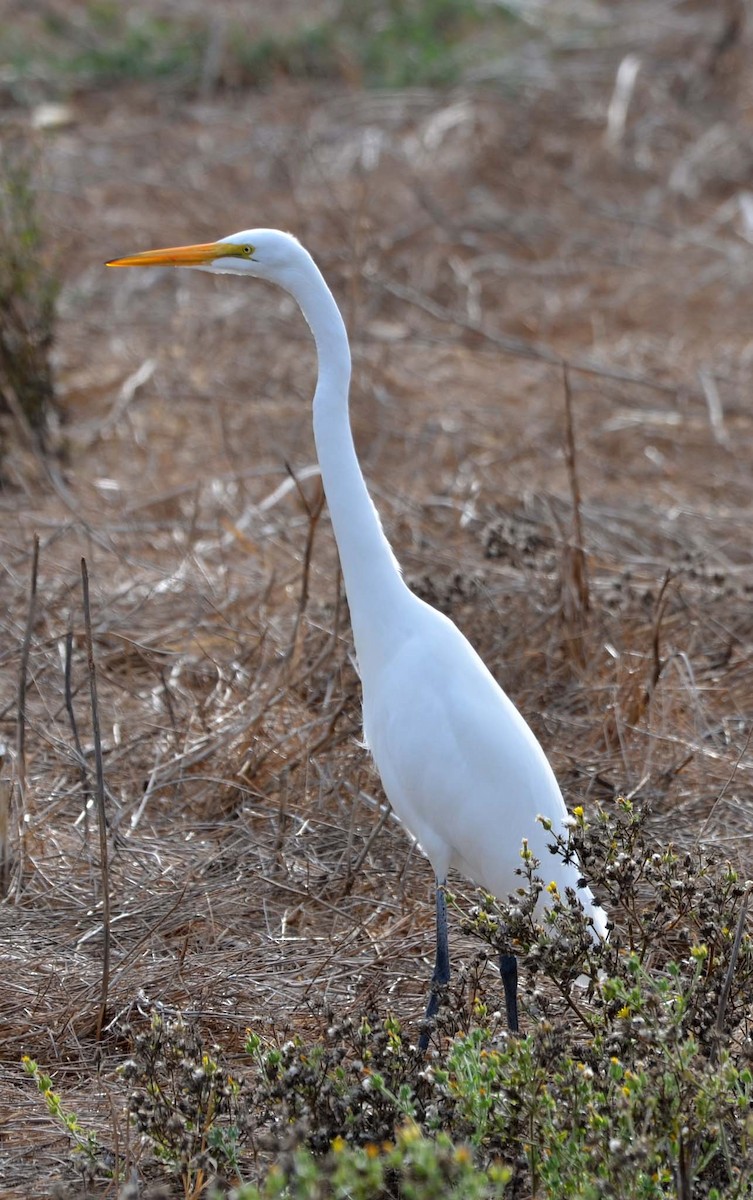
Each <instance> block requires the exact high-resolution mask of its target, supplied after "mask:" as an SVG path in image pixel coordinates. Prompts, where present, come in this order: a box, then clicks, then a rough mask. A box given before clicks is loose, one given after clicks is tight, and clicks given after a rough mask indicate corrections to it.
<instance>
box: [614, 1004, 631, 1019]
mask: <svg viewBox="0 0 753 1200" xmlns="http://www.w3.org/2000/svg"><path fill="white" fill-rule="evenodd" d="M617 1016H618V1017H622V1019H623V1021H624V1020H626V1019H627V1018H628V1017H629V1016H630V1008H629V1006H628V1005H627V1004H623V1006H622V1008H621V1009H620V1011H619V1012H618V1014H617Z"/></svg>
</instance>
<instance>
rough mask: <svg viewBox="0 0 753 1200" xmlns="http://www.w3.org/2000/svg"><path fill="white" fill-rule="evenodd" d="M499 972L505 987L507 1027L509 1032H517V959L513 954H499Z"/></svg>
mask: <svg viewBox="0 0 753 1200" xmlns="http://www.w3.org/2000/svg"><path fill="white" fill-rule="evenodd" d="M499 973H500V975H501V977H502V986H503V987H504V989H505V1008H506V1009H507V1028H508V1029H509V1030H510V1033H517V1032H518V960H517V959H516V957H515V955H514V954H500V956H499Z"/></svg>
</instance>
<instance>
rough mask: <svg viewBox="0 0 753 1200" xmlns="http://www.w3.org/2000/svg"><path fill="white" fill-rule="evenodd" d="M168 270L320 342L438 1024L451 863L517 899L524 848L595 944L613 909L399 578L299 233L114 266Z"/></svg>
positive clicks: (366, 645) (444, 630)
mask: <svg viewBox="0 0 753 1200" xmlns="http://www.w3.org/2000/svg"><path fill="white" fill-rule="evenodd" d="M168 264H169V265H174V266H192V267H199V268H201V269H204V270H209V271H213V272H227V273H235V274H246V275H254V276H257V277H260V278H262V279H267V280H269V281H271V282H273V283H277V284H279V285H280V286H281V287H283V288H285V289H286V290H287V291H288V292H289V293H290V294H291V295H292V296H293V297H294V298H295V299H296V300H297V302H298V304H299V305H300V308H301V310H302V312H303V315H304V317H305V318H306V320H307V321H308V324H309V326H310V328H311V331H312V334H313V336H314V340H315V343H316V349H317V355H318V368H319V369H318V378H317V385H316V391H315V394H314V404H313V421H314V437H315V441H316V448H317V454H318V457H319V465H320V468H321V474H322V483H323V485H324V491H325V494H326V497H327V503H328V506H329V511H330V515H331V519H332V525H333V529H334V534H335V539H336V541H337V546H338V550H339V553H340V561H341V564H342V570H343V578H344V581H345V590H346V593H347V596H348V603H349V607H350V615H351V623H352V626H353V636H354V641H355V648H356V657H357V660H358V668H359V673H360V676H361V684H362V687H363V720H364V732H365V737H366V741H367V743H368V745H369V747H370V749H371V752H372V754H373V756H374V761H375V763H376V766H377V769H378V771H379V774H380V776H381V779H382V784H383V786H384V790H385V792H386V794H387V797H388V799H389V801H390V803H391V805H392V807H393V809H394V811H395V812H396V813H397V815H398V817H399V818H400V820H401V821H402V823H403V824H404V825H405V827H406V828H407V829H408V830H410V832H411V833H412V834H413V836H414V837H415V838H416V839H417V840H418V842H419V844H420V845H421V847H422V849H423V851H424V853H425V854H426V856H427V857H428V859H429V861H430V862H431V864H432V867H433V868H434V873H435V875H436V879H437V885H438V893H437V960H436V967H435V972H434V980H433V984H432V993H431V996H430V1000H429V1006H428V1008H427V1016H431V1015H433V1013H434V1012H435V1010H436V1004H437V991H438V989H439V987H440V986H441V985H443V984H444V983H446V982H447V979H448V978H449V955H448V949H447V927H446V910H445V903H444V894H443V892H442V890H441V885H442V884H443V883H444V882H445V880H446V878H447V872H448V870H449V868H450V867H456V868H457V869H458V870H460V871H461V872H463V874H464V875H466V876H468V878H469V879H471V880H472V881H473V882H474V883H476V884H478V885H479V886H481V887H483V888H485V889H486V890H487V891H489V892H492V893H493V894H495V895H497V896H500V897H503V898H505V897H506V896H507V895H508V894H509V893H510V892H512V891H513V890H514V889H515V888H516V887H517V886H519V883H520V880H519V877H518V876H517V875H516V868H517V867H519V866H520V850H521V845H522V842H523V839H524V838H525V839H527V840H528V844H529V846H530V848H531V850H532V851H533V853H534V854H535V855H536V857H537V858H539V859H540V860H541V874H542V876H543V877H544V879H545V881H547V882H548V881H549V880H553V881H554V882H555V883H556V884H557V885H558V887H559V888H560V889H561V890H563V889H564V888H565V887H572V888H574V889H575V890H576V892H577V893H578V895H579V898H580V899H581V901H582V903H583V905H584V907H585V908H586V910H587V912H588V913H589V915H590V917H591V918H592V921H593V925H594V929H595V931H596V934H597V935H599V936H604V935H605V933H606V919H605V914H604V912H603V910H602V909H601V908H599V906H598V905H597V904H596V903H595V902H594V899H593V896H592V894H591V892H590V890H589V889H588V888H587V887H585V886H579V882H580V872H579V869H578V867H577V866H576V865H575V864H571V865H569V866H566V865H565V864H564V863H563V862H562V861H561V859H559V858H555V857H554V856H552V855H551V854H550V853H549V851H548V849H547V843H548V842H550V841H551V837H552V835H551V834H549V833H546V832H545V831H544V829H543V828H542V826H541V824H540V823H539V822H538V821H537V819H536V818H537V816H539V815H541V816H543V817H546V818H548V819H549V820H550V821H551V823H552V826H553V828H554V829H555V830H557V831H562V832H564V831H565V824H564V822H565V820H566V817H567V811H566V808H565V804H564V801H563V799H562V794H561V792H560V789H559V786H558V784H557V781H556V779H555V777H554V774H553V772H552V769H551V767H550V765H549V762H548V760H547V758H546V755H545V754H544V752H543V750H542V748H541V746H540V745H539V743H538V741H537V740H536V738H535V736H534V734H533V732H532V731H531V729H530V728H529V726H528V725H527V724H526V722H525V721H524V719H523V717H522V716H521V715H520V713H519V712H518V710H517V709H516V708H515V706H514V704H513V703H512V702H511V701H510V700H509V699H508V697H507V696H506V695H505V693H504V692H503V691H502V689H501V688H500V686H499V685H498V684H497V682H496V681H495V680H494V678H493V677H492V675H491V673H490V672H489V671H488V669H487V668H486V666H485V665H484V663H483V662H482V661H481V659H480V658H479V656H478V655H477V654H476V652H475V650H473V648H472V647H471V645H470V643H469V642H468V641H467V640H466V638H465V637H464V636H463V635H462V634H461V633H460V631H459V630H458V629H457V627H456V626H455V625H454V624H453V623H452V621H450V620H449V619H448V618H447V617H445V616H444V615H443V614H441V613H439V612H437V610H436V609H434V608H432V607H431V606H430V605H428V604H426V603H424V601H422V600H420V599H419V598H418V597H417V596H414V595H413V593H412V592H411V591H410V590H409V589H408V587H407V586H406V585H405V583H404V581H403V579H402V577H401V574H400V570H399V567H398V565H397V562H396V560H395V557H394V554H393V553H392V550H391V548H390V545H389V543H388V542H387V540H386V538H385V536H384V533H383V531H382V527H381V524H380V521H379V517H378V515H377V512H376V509H375V508H374V505H373V503H372V501H371V498H370V496H369V494H368V491H367V489H366V484H365V482H364V479H363V475H362V473H361V469H360V466H359V464H358V459H357V457H356V453H355V448H354V446H353V438H352V434H351V429H350V420H349V415H348V392H349V384H350V350H349V347H348V339H347V334H346V331H345V326H344V324H343V321H342V317H341V315H340V312H339V310H338V308H337V305H336V304H335V301H334V299H333V297H332V293H331V292H330V290H329V288H328V287H327V285H326V283H325V281H324V279H323V277H322V275H321V273H320V272H319V270H318V268H317V267H316V265H315V263H314V261H313V259H312V258H311V256H310V255H309V253H308V252H307V251H306V250H305V249H304V248H303V247H302V246H301V245H300V243H299V242H298V241H297V240H296V239H295V238H294V237H292V236H291V235H290V234H286V233H282V232H280V231H278V230H273V229H251V230H244V231H243V232H241V233H236V234H233V235H231V236H230V237H229V238H224V239H222V240H221V241H219V242H212V243H208V244H204V245H198V246H187V247H177V248H172V249H168V250H156V251H147V252H146V253H144V254H136V255H133V256H130V257H128V258H122V259H116V260H114V261H113V262H112V263H110V264H109V265H111V266H160V265H168ZM546 895H547V893H545V895H544V900H543V901H542V902H545V900H546ZM501 970H502V975H503V980H504V983H505V991H506V999H507V1008H508V1019H509V1020H510V1022H511V1025H512V1026H513V1027H515V1026H516V1025H517V1009H516V1005H515V995H514V992H515V981H516V974H515V964H514V960H512V959H511V958H510V956H503V960H502V962H501ZM427 1036H428V1035H427V1034H424V1036H423V1037H422V1043H421V1044H423V1045H425V1044H426V1039H427Z"/></svg>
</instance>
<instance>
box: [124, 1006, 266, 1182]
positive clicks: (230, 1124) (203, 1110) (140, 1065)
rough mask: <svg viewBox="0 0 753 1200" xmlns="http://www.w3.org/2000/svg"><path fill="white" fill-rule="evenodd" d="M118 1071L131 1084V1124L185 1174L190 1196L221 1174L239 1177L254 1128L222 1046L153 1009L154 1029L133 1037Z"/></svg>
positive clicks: (172, 1169)
mask: <svg viewBox="0 0 753 1200" xmlns="http://www.w3.org/2000/svg"><path fill="white" fill-rule="evenodd" d="M124 1032H125V1034H126V1036H129V1035H130V1036H133V1035H132V1034H131V1031H130V1030H129V1029H125V1030H124ZM120 1070H121V1074H122V1076H123V1078H124V1079H125V1080H126V1081H127V1083H128V1084H129V1087H130V1089H131V1090H130V1093H129V1096H128V1111H129V1113H130V1117H131V1121H132V1122H133V1124H134V1125H135V1127H136V1129H137V1130H138V1131H139V1133H140V1134H141V1137H142V1139H143V1140H144V1142H145V1143H146V1144H147V1145H148V1146H149V1147H150V1148H151V1150H152V1152H153V1153H154V1155H155V1157H156V1158H157V1159H158V1160H159V1162H160V1163H161V1164H162V1165H163V1167H165V1169H166V1170H167V1171H168V1173H169V1174H171V1175H174V1176H177V1177H178V1178H179V1179H180V1181H181V1185H182V1187H183V1194H184V1196H185V1197H186V1198H187V1200H189V1198H190V1200H193V1198H195V1197H198V1196H200V1195H201V1194H202V1192H203V1191H204V1189H205V1187H206V1185H207V1182H208V1180H209V1179H210V1178H211V1177H213V1176H215V1175H219V1176H222V1177H226V1178H227V1177H232V1178H235V1179H238V1178H239V1177H240V1155H241V1150H242V1147H243V1144H244V1142H245V1141H246V1140H247V1138H248V1133H249V1131H248V1124H247V1118H246V1107H245V1100H244V1088H243V1085H242V1083H241V1082H239V1081H238V1080H237V1079H234V1078H233V1076H232V1075H230V1073H229V1072H228V1071H227V1069H226V1068H225V1066H224V1065H223V1064H222V1062H221V1053H220V1050H219V1048H218V1047H217V1046H212V1047H210V1048H209V1049H207V1048H205V1046H204V1044H203V1041H202V1038H201V1036H200V1034H199V1033H198V1031H197V1030H196V1029H193V1028H191V1027H190V1026H188V1025H187V1024H186V1023H185V1021H184V1020H183V1018H182V1017H181V1016H180V1014H178V1013H166V1012H165V1011H164V1010H159V1011H158V1010H155V1011H154V1012H153V1013H152V1017H151V1021H150V1024H149V1028H148V1029H147V1030H145V1031H144V1032H141V1033H138V1034H136V1035H135V1036H133V1053H132V1055H131V1057H130V1058H129V1059H128V1060H127V1062H125V1063H124V1064H123V1066H122V1067H121V1068H120Z"/></svg>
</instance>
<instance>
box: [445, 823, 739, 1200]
mask: <svg viewBox="0 0 753 1200" xmlns="http://www.w3.org/2000/svg"><path fill="white" fill-rule="evenodd" d="M571 834H572V836H571V838H570V839H569V840H566V839H564V838H562V837H556V838H555V837H553V841H552V849H553V852H554V853H556V854H560V855H563V856H566V855H569V854H572V853H573V852H577V854H578V855H579V857H580V859H581V861H582V862H583V864H584V869H585V870H586V872H587V874H588V876H589V879H591V880H592V881H593V882H594V885H595V887H596V889H597V892H598V894H599V898H600V899H602V900H604V903H605V906H606V908H607V911H608V912H610V914H612V915H613V916H614V918H615V927H614V929H613V930H612V933H611V936H610V941H609V943H608V944H606V945H601V946H595V945H594V943H593V941H592V939H591V936H590V931H589V927H588V922H587V919H586V918H585V915H584V913H583V911H582V909H580V907H579V906H578V905H577V902H576V901H575V897H574V896H572V895H568V896H558V895H557V894H556V893H555V894H554V895H553V896H552V905H551V909H550V910H549V912H548V913H547V915H546V917H545V919H544V924H543V926H542V925H541V924H539V923H538V921H537V919H536V903H537V900H538V898H539V896H540V895H541V892H542V890H543V889H544V887H545V883H544V878H545V867H542V865H541V864H539V863H538V862H537V861H536V860H535V859H534V858H533V856H531V855H530V853H528V852H526V851H525V849H524V851H523V855H522V860H521V869H520V873H521V887H520V889H519V892H518V895H516V896H514V897H511V900H510V902H509V903H507V904H497V903H496V902H495V901H493V900H491V899H489V898H487V900H486V901H485V902H484V903H483V904H482V906H481V907H480V908H479V909H478V910H477V911H476V912H475V913H474V914H473V916H472V919H471V920H470V922H469V923H468V928H469V930H471V931H473V932H475V933H477V934H478V935H479V936H481V937H482V938H483V939H484V940H486V941H488V942H489V943H490V944H491V945H493V946H494V947H495V949H507V950H509V949H511V948H512V949H514V950H515V951H516V952H517V953H522V954H523V956H524V961H525V963H526V965H527V967H528V968H529V971H530V972H531V975H532V977H533V983H534V988H533V992H532V997H531V1008H532V1012H533V1014H534V1016H535V1024H534V1026H533V1029H532V1032H531V1033H530V1034H529V1036H528V1037H527V1038H525V1039H521V1040H520V1041H518V1042H515V1043H511V1045H510V1046H509V1048H508V1049H507V1050H506V1051H505V1052H504V1054H503V1056H502V1058H501V1059H500V1060H499V1061H498V1062H497V1064H496V1070H497V1073H498V1074H499V1073H500V1072H501V1074H502V1075H503V1076H504V1078H505V1085H504V1089H503V1093H504V1094H503V1095H500V1104H504V1106H505V1119H506V1136H507V1137H510V1136H512V1137H513V1138H515V1137H517V1138H518V1139H519V1141H520V1144H521V1145H523V1146H524V1147H525V1150H526V1158H527V1165H528V1173H529V1176H530V1181H531V1185H532V1187H533V1189H534V1192H535V1191H536V1189H537V1188H543V1189H544V1190H543V1194H544V1195H547V1196H549V1195H551V1196H555V1195H557V1196H563V1197H568V1196H578V1197H584V1198H588V1197H591V1196H593V1197H594V1198H595V1197H597V1196H602V1195H609V1196H614V1197H617V1198H621V1197H625V1200H633V1198H634V1197H635V1200H638V1198H639V1197H657V1198H658V1197H660V1196H665V1195H666V1194H667V1189H668V1188H671V1187H674V1188H675V1189H676V1194H677V1195H678V1196H679V1197H681V1198H683V1200H684V1198H685V1197H690V1196H691V1195H693V1196H709V1197H711V1196H725V1197H729V1198H733V1197H742V1196H745V1195H748V1194H749V1190H750V1188H751V1187H753V1157H752V1155H751V1150H752V1148H753V1142H752V1140H751V1139H752V1138H753V1124H751V1115H750V1113H751V1100H752V1099H753V1072H752V1070H751V1066H752V1064H753V1042H752V1041H751V1037H750V1029H749V1026H748V1022H749V1020H750V1011H751V1005H752V1004H753V942H752V941H751V938H750V936H749V935H748V934H747V933H746V932H745V928H744V923H745V917H746V913H747V898H748V889H747V888H746V885H744V883H743V882H742V881H741V880H740V879H739V878H738V876H737V873H736V872H735V871H734V870H733V869H732V868H731V867H730V866H729V864H728V863H726V862H725V861H724V860H723V859H721V857H720V856H718V855H717V854H712V853H708V852H706V851H704V850H703V849H701V848H700V847H697V846H696V847H694V848H693V849H692V850H689V851H680V850H678V849H677V848H675V847H672V846H667V847H664V848H662V849H661V850H657V849H656V848H655V846H654V845H653V844H652V842H651V839H650V838H649V836H648V835H647V832H646V817H645V815H644V814H639V813H637V812H636V811H635V810H634V808H633V806H632V805H631V804H630V803H629V802H627V801H624V800H623V801H620V802H618V804H617V807H616V810H615V812H614V813H612V814H609V815H607V814H606V813H601V814H599V815H598V816H597V818H596V821H595V822H594V823H593V825H589V824H588V822H587V821H586V819H585V815H584V813H583V810H582V809H576V810H575V813H574V819H573V828H572V830H571ZM542 876H543V878H542ZM549 890H550V891H551V888H550V889H549ZM581 974H585V976H586V977H587V980H588V988H589V995H588V997H587V998H586V996H585V994H584V993H583V992H582V991H581V992H580V993H579V994H573V984H574V983H575V980H576V979H577V977H578V976H579V975H581ZM565 1013H567V1014H568V1016H567V1020H565V1019H564V1014H565ZM498 1111H499V1110H498V1109H497V1108H496V1107H495V1108H494V1112H495V1113H496V1112H498ZM575 1113H578V1114H581V1117H580V1119H579V1120H577V1121H576V1120H574V1119H573V1114H575Z"/></svg>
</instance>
